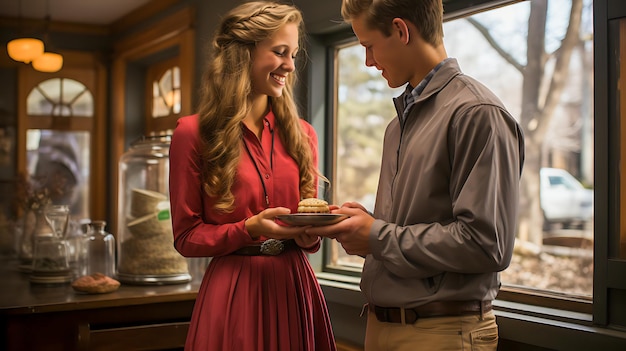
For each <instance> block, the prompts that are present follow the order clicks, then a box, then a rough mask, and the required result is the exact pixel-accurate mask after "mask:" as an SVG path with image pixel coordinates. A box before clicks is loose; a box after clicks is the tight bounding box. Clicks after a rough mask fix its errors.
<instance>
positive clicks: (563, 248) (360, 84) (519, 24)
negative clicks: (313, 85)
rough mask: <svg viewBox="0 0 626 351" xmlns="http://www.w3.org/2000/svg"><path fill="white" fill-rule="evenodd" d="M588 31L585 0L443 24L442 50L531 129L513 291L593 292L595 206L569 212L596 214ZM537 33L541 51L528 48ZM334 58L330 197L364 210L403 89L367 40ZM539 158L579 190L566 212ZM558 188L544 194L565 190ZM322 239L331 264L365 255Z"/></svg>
mask: <svg viewBox="0 0 626 351" xmlns="http://www.w3.org/2000/svg"><path fill="white" fill-rule="evenodd" d="M573 4H575V5H576V4H582V6H580V7H577V6H572V5H573ZM531 7H532V11H531ZM572 7H573V9H574V10H573V11H571V13H572V14H573V15H572V17H571V18H570V9H572ZM544 16H545V19H546V26H545V29H543V30H540V32H539V33H534V32H532V30H534V29H536V28H537V27H536V26H535V25H530V23H534V22H533V21H534V20H535V19H539V20H540V21H541V19H542V18H544ZM592 31H593V30H592V2H591V1H590V0H583V1H582V2H579V1H578V0H558V1H556V0H555V1H549V2H547V1H536V2H534V1H524V2H519V3H515V4H512V5H509V6H504V7H500V8H497V9H493V10H490V11H486V12H483V13H479V14H475V15H472V16H470V17H465V18H459V19H454V20H450V21H448V22H446V23H445V25H444V32H445V38H444V40H445V44H446V49H447V50H448V55H449V56H451V57H456V58H457V59H458V60H459V64H460V66H461V69H462V70H463V71H464V73H466V74H468V75H470V76H473V77H475V78H477V79H478V80H479V81H481V82H483V83H484V84H486V85H487V86H488V87H489V88H490V89H491V90H493V91H494V92H495V93H496V95H498V96H499V97H500V98H501V99H502V101H503V102H504V104H505V105H506V106H507V108H508V109H509V111H510V112H511V113H512V115H513V116H516V118H518V121H519V122H520V124H521V125H522V127H523V129H524V132H525V135H526V153H527V157H526V163H525V166H524V174H523V179H522V184H521V189H522V190H521V201H520V208H521V211H520V218H519V222H520V225H519V227H518V233H517V247H516V250H515V254H514V258H513V260H512V262H511V266H510V267H509V268H508V269H507V270H506V271H504V272H503V273H502V281H503V285H505V287H508V288H511V289H513V288H514V289H522V291H525V292H530V291H535V292H537V291H539V292H541V293H542V294H548V295H550V296H566V297H567V298H571V299H576V300H578V301H580V300H582V301H591V296H592V293H593V291H592V289H593V284H592V283H593V279H592V277H593V245H592V243H593V239H594V236H593V216H587V217H584V218H583V217H581V216H578V215H576V214H577V213H583V212H584V213H591V214H593V209H592V206H593V203H592V200H590V199H592V198H593V195H592V193H593V187H594V186H593V185H594V178H593V176H594V168H593V165H594V159H593V155H594V150H593V145H594V142H593V135H594V125H593V124H594V119H593V86H592V82H593V62H592V57H593V47H592V37H593V33H592ZM529 32H530V33H532V35H529V34H528V33H529ZM542 42H544V45H543V47H542V48H541V49H540V50H533V49H532V48H536V47H537V46H536V45H535V44H538V43H539V44H541V43H542ZM539 47H541V46H539ZM334 57H335V68H334V69H335V77H336V80H335V84H336V86H335V89H334V91H335V96H334V97H333V99H332V100H333V101H337V105H336V106H335V107H334V108H335V111H334V113H335V118H334V119H333V120H334V121H335V126H334V130H335V131H336V133H335V134H334V140H332V143H334V148H333V149H334V150H335V151H334V153H333V154H332V162H331V163H332V167H331V168H332V172H331V173H332V175H331V183H332V184H334V186H333V194H332V196H333V198H332V201H333V202H334V203H343V202H344V201H353V200H357V201H360V202H361V203H362V204H363V205H365V206H366V207H367V208H369V209H370V210H371V209H372V208H373V204H374V196H375V192H376V186H377V181H378V168H379V167H380V154H381V149H382V135H383V132H384V128H385V126H386V125H387V123H388V121H389V120H390V118H393V117H394V115H395V110H394V108H393V105H392V101H391V97H393V96H397V95H399V94H400V93H401V91H402V88H401V89H396V90H395V91H392V90H390V89H389V88H388V86H387V84H386V81H385V80H384V79H383V78H382V77H381V76H380V72H378V71H376V70H375V69H374V68H368V67H365V65H364V61H365V57H364V49H363V48H362V47H361V46H359V45H358V44H357V43H356V42H352V43H350V44H345V43H344V42H342V43H341V44H339V45H336V46H335V54H334ZM532 67H537V69H532ZM544 168H546V169H547V168H553V169H558V170H559V171H563V172H565V173H566V174H568V175H569V176H563V175H562V176H561V178H560V179H561V180H562V181H568V182H572V184H575V185H574V186H575V187H576V188H577V189H579V188H580V187H582V189H580V190H581V192H580V194H579V193H576V194H575V196H579V195H580V196H585V197H584V198H583V199H580V201H579V202H576V203H574V202H572V201H570V202H569V205H571V206H572V207H573V208H572V210H571V211H570V212H569V213H568V214H565V215H561V216H560V217H558V218H556V217H552V218H550V217H546V213H544V203H543V202H544V201H547V200H544V199H542V197H541V196H540V192H541V190H540V170H541V169H544ZM570 176H571V178H570ZM560 190H563V191H561V192H554V193H551V195H552V196H553V197H556V198H557V199H558V198H561V199H562V198H563V197H565V196H570V195H571V192H567V191H566V190H567V189H560ZM581 194H583V195H581ZM544 198H545V197H544ZM576 206H577V207H576ZM329 243H330V245H328V246H329V248H328V252H327V263H326V270H328V271H343V272H352V273H353V274H354V273H355V272H356V273H358V272H360V265H361V264H362V260H361V259H360V258H358V257H354V256H350V255H347V254H346V253H345V252H344V251H343V249H342V248H341V246H340V245H338V244H337V243H336V242H333V241H330V242H329ZM547 270H550V271H549V272H548V271H547Z"/></svg>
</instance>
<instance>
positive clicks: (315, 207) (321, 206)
mask: <svg viewBox="0 0 626 351" xmlns="http://www.w3.org/2000/svg"><path fill="white" fill-rule="evenodd" d="M298 213H330V209H329V208H328V202H326V201H324V200H322V199H317V198H313V197H311V198H307V199H303V200H302V201H300V202H299V203H298Z"/></svg>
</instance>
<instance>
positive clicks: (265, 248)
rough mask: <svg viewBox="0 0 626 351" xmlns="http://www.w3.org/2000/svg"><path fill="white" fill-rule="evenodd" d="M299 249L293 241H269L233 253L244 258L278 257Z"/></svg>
mask: <svg viewBox="0 0 626 351" xmlns="http://www.w3.org/2000/svg"><path fill="white" fill-rule="evenodd" d="M296 247H298V244H296V242H295V241H294V240H293V239H289V240H277V239H267V240H265V241H264V242H262V243H261V244H259V245H250V246H244V247H242V248H241V249H239V250H237V251H235V252H233V255H242V256H276V255H280V254H281V253H282V252H284V251H286V250H290V249H294V248H296Z"/></svg>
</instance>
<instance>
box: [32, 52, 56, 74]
mask: <svg viewBox="0 0 626 351" xmlns="http://www.w3.org/2000/svg"><path fill="white" fill-rule="evenodd" d="M62 67H63V56H61V55H59V54H55V53H53V52H44V53H43V55H41V56H39V57H37V58H36V59H34V60H33V68H34V69H36V70H38V71H39V72H57V71H59V70H60V69H61V68H62Z"/></svg>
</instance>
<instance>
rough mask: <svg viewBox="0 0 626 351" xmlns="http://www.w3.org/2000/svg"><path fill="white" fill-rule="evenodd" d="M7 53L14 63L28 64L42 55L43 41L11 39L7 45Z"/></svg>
mask: <svg viewBox="0 0 626 351" xmlns="http://www.w3.org/2000/svg"><path fill="white" fill-rule="evenodd" d="M7 51H8V52H9V56H10V57H11V58H12V59H14V60H15V61H20V62H24V63H30V62H31V61H32V60H34V59H36V58H37V57H39V56H41V55H43V41H41V40H39V39H35V38H19V39H13V40H11V41H10V42H9V43H8V44H7Z"/></svg>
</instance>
